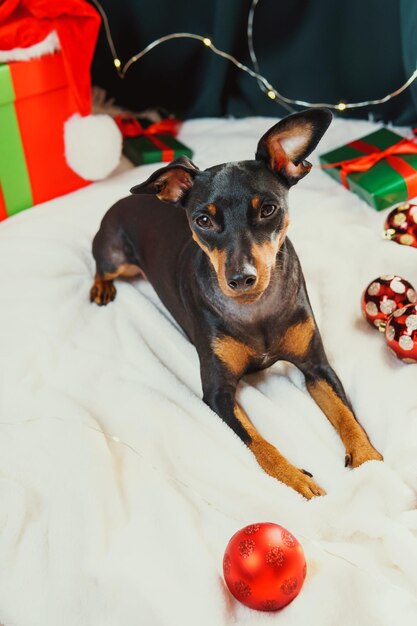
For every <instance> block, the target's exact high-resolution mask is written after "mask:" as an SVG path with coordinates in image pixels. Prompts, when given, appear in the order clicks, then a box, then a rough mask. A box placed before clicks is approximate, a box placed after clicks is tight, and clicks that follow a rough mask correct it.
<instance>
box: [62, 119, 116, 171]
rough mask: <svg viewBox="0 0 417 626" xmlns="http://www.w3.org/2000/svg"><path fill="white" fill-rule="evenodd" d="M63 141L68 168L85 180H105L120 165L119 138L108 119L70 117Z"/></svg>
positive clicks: (113, 125)
mask: <svg viewBox="0 0 417 626" xmlns="http://www.w3.org/2000/svg"><path fill="white" fill-rule="evenodd" d="M64 139H65V156H66V159H67V163H68V165H69V167H70V168H71V169H72V170H74V172H75V173H76V174H78V175H79V176H81V177H82V178H85V179H86V180H101V179H102V178H106V176H108V175H109V174H110V173H111V172H112V171H113V170H114V169H115V168H116V167H117V166H118V164H119V161H120V157H121V153H122V134H121V132H120V130H119V129H118V127H117V124H116V122H115V121H114V120H113V118H111V117H110V116H109V115H87V116H85V117H81V115H78V114H75V115H73V116H72V117H70V118H69V119H68V120H67V121H66V122H65V127H64Z"/></svg>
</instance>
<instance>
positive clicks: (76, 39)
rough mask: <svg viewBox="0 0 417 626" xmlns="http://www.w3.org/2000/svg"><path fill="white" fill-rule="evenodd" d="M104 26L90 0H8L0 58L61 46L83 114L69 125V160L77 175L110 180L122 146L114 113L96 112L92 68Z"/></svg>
mask: <svg viewBox="0 0 417 626" xmlns="http://www.w3.org/2000/svg"><path fill="white" fill-rule="evenodd" d="M99 28H100V16H99V14H98V13H97V11H96V10H95V9H94V8H93V7H92V6H91V5H89V4H88V3H87V2H86V1H85V0H59V1H57V0H5V2H3V3H2V4H0V62H3V63H5V62H9V61H23V60H29V59H33V58H37V57H40V56H43V55H44V54H49V53H52V52H55V51H56V50H61V52H62V57H63V61H64V66H65V69H66V74H67V79H68V83H69V85H70V88H71V91H72V93H73V96H74V98H75V101H76V103H77V108H78V111H79V113H80V115H74V116H73V117H71V118H70V120H68V121H67V123H66V125H65V151H66V158H67V162H68V165H69V166H70V167H71V168H72V169H73V170H74V171H75V172H76V173H77V174H79V175H80V176H82V177H83V178H86V179H89V180H98V179H100V178H104V177H105V176H107V175H108V174H109V173H110V172H111V171H112V170H113V169H114V168H115V167H116V166H117V164H118V162H119V160H120V155H121V145H122V138H121V134H120V131H119V129H118V128H117V125H116V124H115V122H114V120H113V119H112V118H111V117H109V116H107V115H94V116H92V115H90V113H91V79H90V66H91V61H92V58H93V54H94V49H95V45H96V41H97V36H98V30H99ZM86 146H88V152H87V154H86ZM92 150H94V154H92Z"/></svg>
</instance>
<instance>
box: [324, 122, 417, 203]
mask: <svg viewBox="0 0 417 626" xmlns="http://www.w3.org/2000/svg"><path fill="white" fill-rule="evenodd" d="M401 141H402V142H404V141H405V140H404V138H403V137H401V136H400V135H397V134H396V133H394V132H392V131H390V130H388V129H386V128H381V129H380V130H377V131H375V132H373V133H371V134H369V135H366V136H365V137H362V138H361V139H360V140H357V141H353V142H351V143H349V144H346V145H344V146H342V147H341V148H337V149H336V150H332V151H331V152H327V153H326V154H323V155H321V156H320V162H321V164H322V166H323V169H324V171H325V172H326V173H327V174H329V176H331V177H332V178H334V179H335V180H337V181H338V182H343V176H342V166H340V165H339V166H336V167H326V166H328V165H330V164H332V163H339V162H340V161H347V160H349V159H354V158H357V157H363V156H364V155H369V154H371V153H372V152H375V151H376V152H380V151H381V150H382V151H383V150H387V149H388V148H390V149H391V148H392V147H393V146H395V145H396V144H398V142H401ZM406 143H407V142H406ZM408 143H409V144H410V147H409V148H407V147H405V148H404V149H403V152H402V153H401V154H398V152H397V153H396V154H395V156H392V155H389V156H386V157H385V158H383V159H381V160H380V161H378V162H377V163H375V164H374V165H372V166H371V167H370V168H369V169H367V170H366V171H360V172H350V173H348V174H347V176H346V183H347V186H348V188H349V189H350V190H351V191H353V192H354V193H356V194H357V195H358V196H360V197H361V198H362V199H363V200H365V202H367V203H368V204H370V205H371V206H372V207H374V208H375V209H376V210H377V211H382V210H383V209H386V208H388V207H390V206H392V205H394V204H398V203H400V202H403V201H404V200H408V199H409V198H410V197H413V196H414V195H416V194H417V153H414V154H412V153H410V154H407V149H408V150H409V152H411V151H412V149H414V150H415V151H416V152H417V147H416V145H415V143H414V142H413V141H410V142H408ZM373 149H374V150H373ZM410 194H412V195H410Z"/></svg>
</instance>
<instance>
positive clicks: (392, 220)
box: [384, 202, 417, 248]
mask: <svg viewBox="0 0 417 626" xmlns="http://www.w3.org/2000/svg"><path fill="white" fill-rule="evenodd" d="M384 228H385V230H384V237H385V238H386V239H391V240H392V241H396V242H397V243H401V244H403V245H404V246H412V247H413V248H417V205H415V204H409V203H408V202H407V203H405V204H400V206H397V207H396V208H395V209H394V210H393V211H391V213H390V214H389V215H388V217H387V219H386V220H385V225H384Z"/></svg>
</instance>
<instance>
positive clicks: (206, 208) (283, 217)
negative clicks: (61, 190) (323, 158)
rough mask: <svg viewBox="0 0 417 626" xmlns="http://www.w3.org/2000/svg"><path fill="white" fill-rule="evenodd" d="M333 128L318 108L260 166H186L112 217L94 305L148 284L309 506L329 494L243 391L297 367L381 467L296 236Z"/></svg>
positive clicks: (100, 253) (139, 192)
mask: <svg viewBox="0 0 417 626" xmlns="http://www.w3.org/2000/svg"><path fill="white" fill-rule="evenodd" d="M331 119H332V115H331V113H330V111H329V110H328V109H319V108H318V109H312V110H307V111H301V112H299V113H295V114H293V115H290V116H288V117H286V118H284V119H283V120H281V121H280V122H278V123H277V124H276V125H275V126H273V127H272V128H271V129H270V130H269V131H268V132H267V133H265V135H264V136H263V137H262V138H261V140H260V141H259V144H258V148H257V151H256V156H255V159H254V160H250V161H241V162H237V163H225V164H222V165H217V166H215V167H210V168H208V169H206V170H204V171H201V170H199V169H198V167H196V166H195V165H194V164H193V163H192V162H191V161H190V160H189V159H188V158H186V157H180V158H177V159H175V160H174V161H172V162H171V163H170V164H169V165H167V166H166V167H163V168H161V169H159V170H158V171H156V172H154V173H153V174H152V175H151V177H150V178H149V179H148V180H147V181H146V182H143V183H141V184H139V185H136V186H135V187H133V188H132V189H131V190H130V191H131V193H132V195H131V196H129V197H127V198H124V199H122V200H120V201H119V202H117V203H116V204H115V205H114V206H113V207H111V209H110V210H109V211H108V212H107V213H106V215H105V216H104V218H103V221H102V223H101V226H100V230H99V231H98V233H97V235H96V236H95V238H94V242H93V255H94V258H95V261H96V265H97V273H96V276H95V279H94V284H93V286H92V288H91V292H90V298H91V301H92V302H95V303H96V304H98V305H105V304H108V303H109V302H110V301H111V300H113V299H114V297H115V295H116V289H115V287H114V284H113V281H114V279H115V278H118V277H121V276H123V277H131V276H136V275H142V276H144V277H146V278H147V279H148V280H149V281H150V282H151V284H152V286H153V287H154V289H155V291H156V293H157V294H158V296H159V298H160V299H161V301H162V302H163V304H164V305H165V306H166V307H167V309H168V310H169V311H170V313H171V314H172V316H173V317H174V318H175V320H176V321H177V322H178V324H179V325H180V326H181V327H182V328H183V329H184V331H185V333H186V334H187V336H188V337H189V339H190V341H192V343H193V344H194V346H195V347H196V350H197V352H198V355H199V358H200V371H201V382H202V388H203V400H204V402H205V403H206V404H208V406H209V407H211V409H212V410H213V411H214V412H215V413H217V415H219V416H220V417H221V418H222V419H223V420H224V421H225V422H226V424H228V425H229V426H230V428H232V429H233V430H234V432H235V433H236V434H237V435H238V436H239V437H240V438H241V439H242V441H244V443H245V444H247V446H248V447H249V448H250V450H251V451H252V452H253V453H254V455H255V457H256V459H257V461H258V463H259V465H260V466H261V467H262V468H263V469H264V470H265V471H266V472H267V473H268V474H270V475H271V476H273V477H275V478H277V479H278V480H280V481H282V482H283V483H285V484H286V485H289V486H290V487H292V488H293V489H295V490H296V491H298V492H299V493H300V494H302V495H303V496H304V497H305V498H308V499H310V498H312V497H314V496H318V495H323V494H324V493H325V492H324V491H323V489H321V487H319V485H317V484H316V482H315V481H314V480H313V477H312V475H311V474H310V473H309V472H306V471H305V470H303V469H298V468H297V467H295V466H293V465H292V464H291V463H290V462H289V461H287V460H286V459H285V457H284V456H283V455H282V454H281V453H280V452H279V451H278V450H277V449H276V448H275V447H274V446H272V445H271V444H270V443H268V442H267V441H266V440H265V439H264V438H263V437H262V436H261V434H260V433H259V432H258V431H257V430H256V428H255V427H254V425H253V424H252V422H251V421H250V419H249V417H248V416H247V415H246V413H245V412H244V411H243V409H242V408H241V407H240V406H239V405H238V404H237V402H236V400H235V392H236V387H237V385H238V382H239V380H240V379H241V378H242V376H244V375H245V374H247V373H249V372H255V371H257V370H261V369H264V368H267V367H269V366H270V365H272V364H273V363H275V362H276V361H277V360H279V359H283V360H285V361H289V362H291V363H293V364H294V365H296V366H297V367H298V368H299V369H300V370H301V372H302V373H303V375H304V377H305V381H306V386H307V390H308V391H309V393H310V394H311V396H312V397H313V399H314V400H315V401H316V403H317V404H318V405H319V407H320V408H321V409H322V411H323V413H324V414H325V415H326V416H327V418H328V419H329V420H330V422H331V424H332V425H333V426H334V428H335V429H336V430H337V431H338V433H339V435H340V437H341V439H342V441H343V444H344V446H345V449H346V453H345V465H346V466H348V465H350V466H351V467H357V466H358V465H361V464H362V463H364V462H365V461H369V460H382V456H381V455H380V454H379V452H377V450H375V448H374V447H373V446H372V445H371V443H370V442H369V439H368V436H367V435H366V433H365V431H364V430H363V428H362V427H361V426H360V425H359V423H358V421H357V420H356V418H355V415H354V413H353V410H352V407H351V405H350V403H349V401H348V399H347V398H346V395H345V392H344V390H343V387H342V384H341V382H340V380H339V379H338V377H337V376H336V374H335V372H334V371H333V369H332V368H331V366H330V365H329V363H328V360H327V358H326V354H325V351H324V348H323V345H322V340H321V337H320V333H319V331H318V328H317V325H316V322H315V319H314V316H313V312H312V310H311V306H310V302H309V299H308V295H307V290H306V286H305V282H304V277H303V273H302V270H301V267H300V262H299V260H298V257H297V254H296V252H295V250H294V248H293V246H292V244H291V242H290V240H289V239H288V237H287V236H286V233H287V228H288V222H289V219H288V206H287V198H288V191H289V189H290V187H291V186H292V185H294V184H295V183H297V182H298V181H299V180H300V179H301V178H302V177H303V176H305V175H306V174H307V173H308V172H309V170H310V168H311V164H310V163H308V162H307V161H305V158H306V157H307V156H308V155H309V154H310V152H312V150H314V148H315V147H316V146H317V144H318V142H319V141H320V139H321V137H322V135H323V134H324V132H325V131H326V130H327V127H328V126H329V124H330V122H331Z"/></svg>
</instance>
